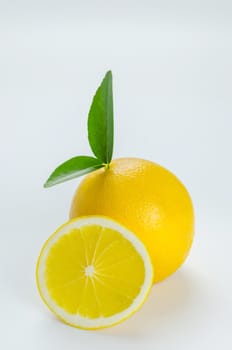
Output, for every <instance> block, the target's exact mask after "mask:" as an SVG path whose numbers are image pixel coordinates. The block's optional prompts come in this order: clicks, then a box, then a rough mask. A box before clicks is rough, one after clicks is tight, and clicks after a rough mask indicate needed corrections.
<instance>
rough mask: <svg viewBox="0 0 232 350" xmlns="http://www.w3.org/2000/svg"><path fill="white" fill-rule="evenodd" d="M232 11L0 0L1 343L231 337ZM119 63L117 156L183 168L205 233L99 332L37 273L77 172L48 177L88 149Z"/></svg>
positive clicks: (214, 344)
mask: <svg viewBox="0 0 232 350" xmlns="http://www.w3.org/2000/svg"><path fill="white" fill-rule="evenodd" d="M231 20H232V5H231V2H230V1H226V0H224V1H204V0H201V1H200V0H199V1H176V0H174V1H168V0H165V1H136V2H135V1H117V2H114V3H113V2H111V1H98V2H97V1H71V0H68V1H52V0H47V1H45V0H44V1H4V0H0V118H1V128H0V143H1V145H0V160H1V182H0V189H1V196H0V213H1V223H0V225H1V236H0V249H1V254H0V276H1V284H0V310H1V313H0V329H1V337H0V347H1V349H4V350H9V349H24V350H31V349H34V350H37V349H43V350H48V349H49V350H50V349H53V348H54V349H57V350H60V349H69V350H72V349H83V350H85V349H91V348H94V349H101V350H104V349H109V348H110V349H111V350H114V349H119V348H120V349H133V350H134V349H141V348H144V349H156V350H163V349H164V350H166V349H168V350H169V349H171V350H179V349H188V350H193V349H194V350H195V349H200V350H201V349H202V350H203V349H206V348H209V349H219V348H220V349H230V348H231V347H232V337H231V334H230V333H231V320H232V281H231V266H232V264H231V262H232V261H231V249H232V238H231V237H232V224H231V217H230V216H231V196H232V186H231V178H232V166H231V148H232V141H231V128H232V121H231V117H232V105H231V98H232V92H231V81H232V68H231V62H232V41H231V37H232V24H231V23H232V21H231ZM109 68H111V69H112V71H113V74H114V97H115V123H116V125H115V153H114V156H115V157H118V156H128V155H129V156H138V157H143V158H147V159H151V160H154V161H156V162H158V163H161V164H162V165H164V166H166V167H167V168H169V169H170V170H172V171H173V172H174V173H176V174H177V175H178V176H179V177H180V179H181V180H182V181H183V182H184V183H185V184H186V186H187V187H188V189H189V191H190V193H191V194H192V197H193V201H194V204H195V210H196V239H195V242H194V245H193V249H192V252H191V255H190V257H189V259H188V260H187V262H186V264H185V265H184V267H183V268H182V269H181V270H180V271H178V272H177V273H176V274H175V275H173V276H172V277H171V278H169V279H167V280H166V281H165V282H163V283H160V284H158V285H156V286H154V287H153V290H152V293H151V295H150V297H149V300H148V301H147V303H146V304H145V306H144V307H143V308H142V309H141V310H140V311H139V312H138V313H137V314H135V315H134V316H133V317H132V318H130V319H129V320H128V321H126V322H124V323H123V324H121V325H119V326H116V327H114V328H112V329H108V330H103V331H100V332H88V331H81V330H76V329H73V328H71V327H68V326H66V325H64V324H62V323H60V322H59V321H57V320H56V319H55V318H54V317H53V316H52V315H51V314H50V312H49V311H48V310H47V309H46V307H45V306H44V305H43V304H42V302H41V301H40V299H39V296H38V294H37V291H36V287H35V277H34V273H35V263H36V259H37V255H38V253H39V250H40V248H41V245H42V244H43V242H44V240H45V239H46V238H47V237H48V235H50V233H52V232H53V231H54V229H56V227H58V226H59V225H60V224H61V223H63V222H64V221H66V219H67V215H68V209H69V204H70V200H71V196H72V194H73V192H74V190H75V188H76V186H77V184H78V182H79V180H74V181H70V183H66V184H63V185H59V186H57V187H54V188H51V189H48V190H44V189H43V188H42V184H43V182H44V181H45V179H46V178H47V176H48V175H49V173H50V171H51V170H53V168H54V167H55V166H56V165H57V164H59V163H60V162H62V161H64V160H66V159H68V158H69V157H71V156H73V155H76V154H88V153H89V148H88V144H87V137H86V116H87V112H88V108H89V105H90V101H91V98H92V96H93V93H94V92H95V89H96V87H97V85H98V84H99V82H100V80H101V79H102V77H103V75H104V73H105V71H106V70H107V69H109Z"/></svg>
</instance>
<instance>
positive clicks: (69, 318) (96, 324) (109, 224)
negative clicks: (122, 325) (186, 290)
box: [37, 217, 153, 329]
mask: <svg viewBox="0 0 232 350" xmlns="http://www.w3.org/2000/svg"><path fill="white" fill-rule="evenodd" d="M88 225H100V226H103V227H106V228H110V229H113V230H116V231H118V232H120V233H121V234H122V236H124V237H125V238H126V239H128V240H129V241H130V242H131V244H132V245H133V246H134V248H135V250H136V251H137V252H138V253H139V255H140V256H141V257H142V259H143V262H144V267H145V268H144V271H145V278H144V283H143V285H142V286H141V290H140V293H139V294H138V295H137V297H136V298H135V299H134V301H133V302H132V304H131V305H130V306H129V307H128V308H127V309H125V310H123V311H122V312H119V313H117V314H115V315H113V316H109V317H98V318H94V319H91V318H87V317H84V316H81V315H80V314H76V315H71V314H69V313H68V312H66V311H65V310H64V309H62V308H61V307H59V306H58V305H57V304H56V303H55V302H54V301H53V300H52V299H51V297H50V295H49V293H48V290H47V288H46V283H45V280H44V276H45V267H46V258H47V255H48V254H49V251H50V248H51V247H52V246H53V244H54V243H55V242H56V241H57V240H59V239H60V237H61V236H62V235H64V234H66V233H67V232H69V231H70V230H72V229H74V228H80V227H82V226H88ZM37 273H38V285H39V289H40V292H41V294H42V296H43V298H44V300H45V302H46V303H47V304H48V306H49V307H50V308H51V309H52V310H53V311H54V312H55V313H56V314H57V315H58V316H59V317H60V318H61V319H63V320H64V321H65V322H67V323H68V324H70V325H73V326H76V327H80V328H92V329H93V328H101V327H108V326H110V325H113V324H115V323H118V322H120V320H123V319H125V318H127V317H128V316H129V315H130V314H132V313H133V312H134V311H136V310H137V309H138V308H139V306H140V305H141V304H142V303H143V301H144V299H145V298H146V296H147V294H148V291H149V289H150V287H151V285H152V281H153V268H152V263H151V260H150V257H149V254H148V252H147V250H146V248H145V247H144V245H143V243H142V242H141V241H140V240H139V239H138V238H137V237H136V236H135V235H134V234H133V233H131V232H130V231H129V230H127V229H126V228H124V227H123V226H121V225H120V224H118V223H116V222H114V221H112V220H110V219H107V218H105V217H84V218H78V219H75V220H72V221H71V222H70V223H67V224H65V225H63V226H62V227H61V228H60V229H58V230H57V231H56V233H55V234H54V235H53V236H51V237H50V238H49V239H48V241H47V242H46V244H45V246H44V248H43V250H42V253H41V256H40V258H39V264H38V271H37ZM93 273H94V271H93V269H92V266H91V265H90V266H87V267H86V270H85V274H86V275H88V276H89V277H91V275H92V274H93Z"/></svg>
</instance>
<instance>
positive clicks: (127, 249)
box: [36, 216, 153, 329]
mask: <svg viewBox="0 0 232 350" xmlns="http://www.w3.org/2000/svg"><path fill="white" fill-rule="evenodd" d="M36 278H37V285H38V289H39V292H40V295H41V297H42V299H43V300H44V302H45V303H46V305H47V306H48V307H49V309H50V310H51V311H53V312H54V313H55V314H56V315H57V316H58V317H59V318H60V319H61V320H63V321H64V322H65V323H67V324H69V325H71V326H74V327H79V328H84V329H98V328H104V327H109V326H112V325H114V324H116V323H119V322H121V321H123V320H124V319H126V318H128V317H129V316H130V315H131V314H133V313H134V312H135V311H136V310H137V309H138V308H139V307H140V306H141V305H142V304H143V302H144V301H145V299H146V297H147V296H148V293H149V291H150V289H151V286H152V281H153V266H152V262H151V260H150V256H149V253H148V252H147V250H146V248H145V246H144V245H143V243H142V242H141V241H140V240H139V239H138V238H137V237H136V236H135V235H134V234H133V233H132V232H130V231H128V230H127V229H126V228H125V227H123V226H121V225H120V224H118V223H117V222H115V221H113V220H111V219H109V218H106V217H99V216H98V217H97V216H90V217H82V218H76V219H73V220H71V221H69V222H67V223H66V224H64V225H63V226H61V227H60V228H58V230H57V231H56V232H55V233H54V234H53V235H52V236H51V237H50V238H49V239H48V240H47V241H46V243H45V244H44V246H43V248H42V251H41V254H40V256H39V259H38V263H37V271H36Z"/></svg>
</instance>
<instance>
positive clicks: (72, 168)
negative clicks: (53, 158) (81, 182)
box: [44, 156, 104, 187]
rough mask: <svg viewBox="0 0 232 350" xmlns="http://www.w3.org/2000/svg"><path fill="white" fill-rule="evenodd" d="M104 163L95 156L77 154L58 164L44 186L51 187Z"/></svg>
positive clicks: (97, 167)
mask: <svg viewBox="0 0 232 350" xmlns="http://www.w3.org/2000/svg"><path fill="white" fill-rule="evenodd" d="M103 166H104V165H103V164H102V163H101V162H100V161H99V160H98V159H96V158H93V157H87V156H79V157H74V158H71V159H69V160H67V161H66V162H64V163H63V164H61V165H59V166H58V167H57V168H56V169H55V170H54V171H53V173H52V174H51V175H50V176H49V178H48V180H47V181H46V182H45V184H44V187H51V186H54V185H57V184H60V183H62V182H65V181H68V180H71V179H74V178H75V177H79V176H82V175H84V174H87V173H90V172H92V171H94V170H97V169H99V168H102V167H103Z"/></svg>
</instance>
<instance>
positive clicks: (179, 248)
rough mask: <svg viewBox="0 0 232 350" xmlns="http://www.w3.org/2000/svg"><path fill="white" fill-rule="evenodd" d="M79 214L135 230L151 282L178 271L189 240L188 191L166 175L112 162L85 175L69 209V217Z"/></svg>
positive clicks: (133, 161) (155, 168) (139, 163)
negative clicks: (151, 269) (107, 219)
mask: <svg viewBox="0 0 232 350" xmlns="http://www.w3.org/2000/svg"><path fill="white" fill-rule="evenodd" d="M82 215H105V216H109V217H111V218H113V219H115V220H117V221H118V222H120V223H121V224H123V225H124V226H126V227H128V229H130V230H131V231H133V232H134V233H135V234H136V235H137V236H138V237H139V238H140V239H141V240H142V241H143V242H144V244H145V245H146V247H147V249H148V251H149V253H150V255H151V258H152V262H153V266H154V276H155V277H154V282H158V281H161V280H163V279H164V278H166V277H167V276H169V275H170V274H172V273H173V272H174V271H176V270H177V269H178V268H179V267H180V266H181V264H182V263H183V262H184V260H185V259H186V257H187V255H188V253H189V250H190V247H191V244H192V241H193V235H194V212H193V206H192V202H191V198H190V196H189V194H188V192H187V190H186V189H185V187H184V186H183V184H182V183H181V182H180V181H179V180H178V179H177V178H176V176H175V175H173V174H172V173H171V172H170V171H168V170H167V169H165V168H163V167H162V166H160V165H158V164H155V163H153V162H150V161H147V160H143V159H137V158H121V159H115V160H113V161H112V163H111V164H110V166H109V168H108V169H104V168H102V169H99V170H96V171H94V172H92V173H90V174H89V175H87V176H86V177H85V178H84V179H83V181H82V182H81V183H80V185H79V187H78V188H77V191H76V193H75V195H74V198H73V201H72V205H71V210H70V218H74V217H77V216H82Z"/></svg>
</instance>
